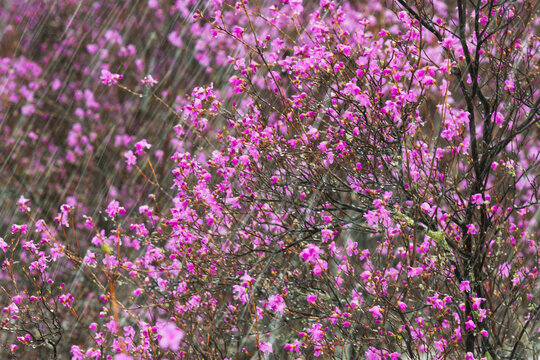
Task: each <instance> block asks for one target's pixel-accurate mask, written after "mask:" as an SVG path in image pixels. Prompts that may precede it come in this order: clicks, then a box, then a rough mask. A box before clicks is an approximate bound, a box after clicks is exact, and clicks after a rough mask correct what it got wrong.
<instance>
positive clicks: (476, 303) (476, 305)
mask: <svg viewBox="0 0 540 360" xmlns="http://www.w3.org/2000/svg"><path fill="white" fill-rule="evenodd" d="M484 300H486V299H484V298H477V297H473V298H471V301H472V309H473V310H478V309H479V308H480V305H481V304H482V301H484Z"/></svg>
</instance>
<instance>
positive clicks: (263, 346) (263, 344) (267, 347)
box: [259, 341, 274, 354]
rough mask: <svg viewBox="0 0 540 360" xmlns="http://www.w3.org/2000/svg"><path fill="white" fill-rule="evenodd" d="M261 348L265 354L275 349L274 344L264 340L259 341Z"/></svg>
mask: <svg viewBox="0 0 540 360" xmlns="http://www.w3.org/2000/svg"><path fill="white" fill-rule="evenodd" d="M259 350H261V352H262V353H263V354H271V353H273V352H274V350H272V344H270V343H267V342H264V341H261V342H260V343H259Z"/></svg>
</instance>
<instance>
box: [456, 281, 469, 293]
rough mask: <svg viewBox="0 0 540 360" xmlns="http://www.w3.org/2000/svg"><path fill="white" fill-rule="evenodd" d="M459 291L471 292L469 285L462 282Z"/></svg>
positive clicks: (466, 282)
mask: <svg viewBox="0 0 540 360" xmlns="http://www.w3.org/2000/svg"><path fill="white" fill-rule="evenodd" d="M459 291H461V292H465V291H471V286H470V283H469V282H468V281H462V282H461V283H460V284H459Z"/></svg>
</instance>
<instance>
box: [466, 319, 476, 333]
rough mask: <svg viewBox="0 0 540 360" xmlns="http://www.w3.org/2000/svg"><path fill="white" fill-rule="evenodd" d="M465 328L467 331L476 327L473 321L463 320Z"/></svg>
mask: <svg viewBox="0 0 540 360" xmlns="http://www.w3.org/2000/svg"><path fill="white" fill-rule="evenodd" d="M465 329H466V330H468V331H473V330H474V329H476V324H475V323H474V321H472V320H468V321H467V322H465Z"/></svg>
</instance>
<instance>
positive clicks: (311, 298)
mask: <svg viewBox="0 0 540 360" xmlns="http://www.w3.org/2000/svg"><path fill="white" fill-rule="evenodd" d="M315 301H317V295H314V294H310V295H308V296H307V302H308V303H310V304H314V303H315Z"/></svg>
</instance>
